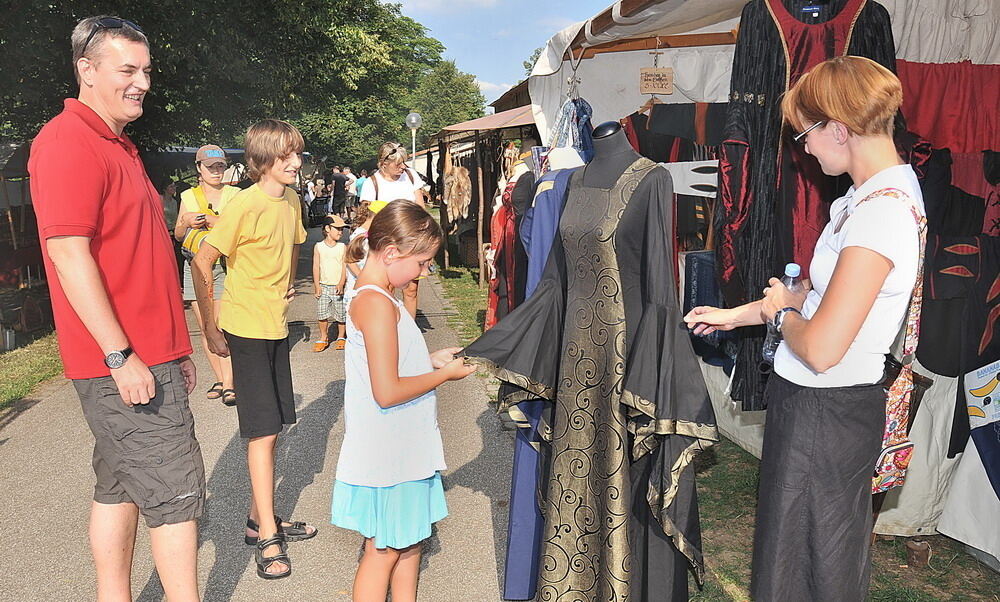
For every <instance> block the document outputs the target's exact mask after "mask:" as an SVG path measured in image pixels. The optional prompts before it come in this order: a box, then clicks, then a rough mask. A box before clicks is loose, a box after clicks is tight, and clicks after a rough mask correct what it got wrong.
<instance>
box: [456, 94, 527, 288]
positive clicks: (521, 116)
mask: <svg viewBox="0 0 1000 602" xmlns="http://www.w3.org/2000/svg"><path fill="white" fill-rule="evenodd" d="M534 132H535V129H534V118H533V116H532V111H531V107H529V106H523V107H518V108H514V109H509V110H507V111H501V112H498V113H494V114H492V115H487V116H485V117H480V118H477V119H472V120H469V121H464V122H462V123H456V124H454V125H449V126H447V127H445V128H444V129H442V130H441V132H439V133H438V134H437V136H436V138H437V140H438V157H439V159H438V168H437V171H438V173H440V174H441V176H442V177H441V178H439V182H440V186H439V190H440V193H441V195H442V210H441V222H442V223H441V225H442V227H443V228H444V230H445V232H446V233H447V234H448V236H449V237H450V239H451V240H452V241H454V244H455V245H457V251H458V257H459V258H460V261H461V263H462V264H464V265H475V266H482V265H485V263H486V254H485V251H484V248H483V247H484V243H487V242H489V232H488V231H487V226H488V225H489V223H490V218H491V217H492V215H493V202H492V201H493V199H494V197H495V196H496V195H495V194H494V190H495V188H496V186H497V182H498V181H500V180H501V179H503V178H504V175H505V173H504V172H505V168H506V167H509V166H510V162H509V161H508V163H507V164H506V165H505V163H504V156H505V149H506V147H508V146H510V143H511V142H512V141H514V140H521V139H524V138H526V137H528V136H535V134H534ZM509 154H510V153H509V152H507V155H509ZM473 245H474V246H473ZM447 246H448V247H451V246H452V245H451V244H449V245H447ZM445 261H446V266H447V265H450V264H452V262H453V261H454V259H453V258H452V257H451V250H450V248H449V250H447V251H446V254H445ZM487 278H488V275H487V272H486V270H480V285H482V286H485V284H486V281H487Z"/></svg>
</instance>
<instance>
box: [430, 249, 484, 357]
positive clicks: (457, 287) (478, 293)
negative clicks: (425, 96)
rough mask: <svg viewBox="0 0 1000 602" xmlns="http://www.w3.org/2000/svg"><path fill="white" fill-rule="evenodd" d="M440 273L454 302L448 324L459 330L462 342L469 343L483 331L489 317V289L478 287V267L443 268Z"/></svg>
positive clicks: (449, 296)
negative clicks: (487, 297) (487, 299)
mask: <svg viewBox="0 0 1000 602" xmlns="http://www.w3.org/2000/svg"><path fill="white" fill-rule="evenodd" d="M439 276H440V280H441V286H443V287H444V292H445V295H447V297H448V301H449V302H450V303H451V309H452V313H451V315H449V316H448V325H449V326H451V327H452V328H454V329H455V332H457V333H458V337H459V339H460V340H461V344H462V345H463V346H464V345H468V344H469V343H471V342H472V341H474V340H476V339H477V338H479V335H481V334H482V333H483V323H484V321H485V320H486V289H485V288H479V270H478V269H472V268H460V267H451V268H448V269H444V268H442V269H441V271H440V272H439Z"/></svg>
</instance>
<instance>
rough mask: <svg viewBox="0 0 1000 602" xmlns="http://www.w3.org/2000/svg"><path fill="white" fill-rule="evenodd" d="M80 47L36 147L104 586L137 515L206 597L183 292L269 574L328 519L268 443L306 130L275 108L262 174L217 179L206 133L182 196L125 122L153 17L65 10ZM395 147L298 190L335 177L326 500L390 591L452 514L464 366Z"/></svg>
mask: <svg viewBox="0 0 1000 602" xmlns="http://www.w3.org/2000/svg"><path fill="white" fill-rule="evenodd" d="M72 48H73V61H74V68H75V73H76V76H77V81H78V83H79V95H78V97H77V98H69V99H67V100H66V101H65V108H64V110H63V111H62V113H60V114H59V115H57V116H56V117H54V118H53V119H52V120H51V121H50V122H49V123H48V124H46V125H45V126H44V127H43V128H42V129H41V131H40V132H39V134H38V136H37V138H36V139H35V141H34V143H33V146H32V151H31V157H30V163H29V169H30V173H31V186H32V196H33V199H34V204H35V209H36V213H37V216H38V224H39V230H40V234H41V237H42V238H43V239H44V240H45V245H44V249H43V253H44V256H45V261H46V269H47V271H48V275H49V281H50V286H51V289H52V303H53V311H54V315H55V321H56V329H57V332H58V334H59V344H60V353H61V355H62V358H63V362H64V366H65V373H66V376H67V377H68V378H69V379H71V380H72V381H73V384H74V386H75V387H76V390H77V392H78V394H79V397H80V401H81V404H82V407H83V413H84V416H85V417H86V420H87V422H88V425H89V426H90V428H91V431H92V433H93V435H94V439H95V446H94V456H93V467H94V473H95V475H96V485H95V489H94V497H93V504H92V506H91V517H90V544H91V550H92V552H93V557H94V563H95V568H96V573H97V591H98V599H99V600H131V599H132V598H131V596H132V593H131V585H130V584H131V579H130V577H131V575H130V573H131V566H132V556H133V550H134V546H135V537H136V530H137V523H138V517H139V516H140V515H142V517H143V518H144V519H145V521H146V525H147V527H148V528H149V533H150V540H151V544H152V553H153V559H154V561H155V564H156V568H157V572H158V574H159V577H160V581H161V583H162V585H163V589H164V592H165V593H166V596H167V599H168V600H170V601H171V602H175V601H188V600H198V599H200V594H199V590H198V580H197V552H198V530H197V521H198V519H199V518H200V517H201V516H202V515H203V513H204V509H205V496H206V489H205V466H204V462H203V460H202V454H201V449H200V446H199V444H198V440H197V438H196V436H195V425H194V419H193V416H192V413H191V410H190V407H189V395H190V394H191V393H193V391H194V389H195V388H196V386H197V376H196V369H195V364H194V362H193V361H192V359H191V355H192V346H191V342H190V340H191V339H190V334H189V332H188V328H187V323H186V320H185V314H184V310H185V305H184V303H185V301H189V302H190V303H191V308H192V310H193V313H194V314H195V317H196V319H197V323H198V328H199V329H200V331H201V340H202V346H203V348H204V350H205V353H206V355H207V357H208V360H209V365H210V366H211V370H212V372H213V375H214V382H213V383H212V385H211V386H210V387H209V389H208V391H207V395H208V397H209V398H214V399H221V400H222V403H224V404H226V405H234V406H235V407H236V422H237V425H238V429H239V433H240V436H241V437H242V438H243V439H245V440H246V441H247V468H248V477H249V484H250V491H251V495H250V499H249V500H248V503H247V513H246V523H245V529H244V532H243V534H242V535H243V540H244V542H245V543H246V544H247V545H253V546H255V563H256V571H257V575H258V576H259V577H261V578H263V579H280V578H283V577H287V576H289V575H290V574H291V572H292V560H291V557H290V555H289V551H288V544H289V542H293V541H302V540H308V539H311V538H313V537H315V536H316V535H317V534H318V529H317V528H316V527H315V526H314V525H312V524H308V523H306V522H305V521H297V520H291V519H290V518H289V519H288V520H286V519H283V518H281V517H279V516H276V515H275V511H274V507H275V500H274V491H275V473H276V471H277V470H279V469H278V468H277V467H276V466H275V444H276V441H277V438H278V435H279V434H280V433H281V431H282V430H283V428H284V427H285V426H286V425H290V424H294V423H295V422H296V420H297V418H296V411H295V403H294V398H293V381H292V371H291V366H290V360H289V340H288V324H287V311H288V306H289V301H290V300H291V299H292V297H293V296H294V295H295V276H296V267H297V265H298V257H299V248H300V246H301V245H302V244H303V243H304V242H305V241H306V237H307V233H306V230H305V228H304V226H303V220H302V203H301V202H300V199H299V195H298V193H297V191H296V190H295V187H296V186H297V185H298V184H299V183H300V180H299V170H300V168H301V165H302V158H301V157H302V155H301V153H302V152H303V149H304V146H305V143H304V140H303V138H302V135H301V133H300V132H299V131H298V130H297V129H296V128H295V127H294V126H292V125H291V124H289V123H287V122H285V121H280V120H277V119H265V120H263V121H261V122H259V123H256V124H255V125H253V126H251V127H250V128H249V130H247V132H246V137H245V161H246V165H247V168H248V172H249V176H250V179H251V180H252V182H253V184H252V185H250V186H249V187H247V188H245V189H240V188H236V187H233V186H228V185H226V184H224V183H223V175H224V174H225V172H226V170H227V168H228V167H229V160H228V157H227V156H226V153H225V151H224V150H223V149H222V148H221V147H219V146H217V145H213V144H208V145H205V146H202V147H201V148H200V149H199V150H198V151H197V153H196V156H195V162H194V168H195V170H196V171H197V176H198V183H197V185H195V186H193V187H191V188H189V189H187V190H185V191H184V192H183V193H182V194H181V200H180V205H179V207H178V206H177V205H175V204H174V203H173V202H172V198H173V195H174V194H175V192H176V184H175V183H174V182H172V181H169V180H168V181H165V182H161V183H160V185H159V186H154V185H153V184H152V182H151V181H150V180H149V178H148V176H147V174H146V170H145V168H144V166H143V164H142V161H141V160H140V158H139V155H138V150H137V148H136V146H135V145H134V144H133V143H132V141H131V140H130V139H129V137H128V136H127V135H125V133H124V129H125V127H126V126H127V125H128V124H129V123H132V122H133V121H135V120H136V119H138V118H139V117H140V116H141V115H142V112H143V108H142V105H143V99H144V97H145V95H146V94H147V93H148V91H149V89H150V83H151V82H150V72H151V59H150V49H149V42H148V40H147V37H146V35H145V33H144V32H143V31H142V29H141V28H140V27H139V26H138V25H137V24H135V23H132V22H130V21H127V20H124V19H120V18H118V17H90V18H86V19H83V20H82V21H80V22H79V23H78V24H77V26H76V28H75V29H74V31H73V33H72ZM406 159H407V154H406V151H405V149H404V148H403V147H402V146H401V145H398V144H396V143H388V144H386V145H383V147H382V149H381V150H380V151H379V157H378V170H377V171H376V172H375V173H374V174H372V176H371V177H367V174H366V173H365V172H362V177H361V178H354V176H353V175H352V174H351V170H350V169H349V168H345V169H343V170H341V169H340V168H336V169H334V170H333V173H332V177H331V182H330V183H329V184H325V183H324V182H323V181H321V180H319V181H314V182H311V183H309V185H308V187H307V191H306V197H307V199H309V200H313V199H314V198H319V197H317V195H318V194H320V193H326V194H328V196H329V197H330V205H329V207H328V213H329V215H328V216H327V217H326V218H325V219H324V222H323V224H322V231H323V240H321V241H320V242H319V243H317V244H316V246H315V247H314V249H313V266H314V269H313V285H314V291H315V296H316V299H317V305H318V307H317V310H318V316H317V317H318V319H319V320H318V322H319V327H320V340H319V341H317V342H316V343H315V344H314V349H315V350H317V351H321V350H323V349H325V348H326V347H327V346H328V345H329V344H330V342H329V334H328V333H329V331H330V329H331V327H332V325H331V324H330V322H336V323H337V325H336V329H337V335H338V336H337V339H336V347H337V348H338V349H343V350H344V351H345V354H344V356H343V361H344V364H345V370H346V373H347V378H346V385H345V411H344V417H345V423H346V432H345V438H344V444H343V448H342V450H341V453H340V457H339V460H338V462H337V480H336V485H335V487H334V490H333V492H332V509H333V510H332V517H331V522H332V523H333V524H335V525H338V526H340V527H343V528H345V529H351V530H354V531H357V532H359V533H360V534H361V535H362V536H363V537H364V539H365V546H364V556H363V558H362V560H361V562H360V564H359V568H358V572H357V576H356V579H355V586H354V599H355V600H379V601H382V600H385V598H386V595H387V594H388V593H389V592H390V590H391V593H392V597H393V599H394V600H401V601H405V600H415V599H416V587H417V573H418V570H419V565H420V553H421V549H420V545H421V542H422V541H423V540H424V539H426V538H427V537H428V536H429V535H430V532H431V525H432V524H433V523H434V522H436V521H438V520H441V519H442V518H444V517H445V516H446V515H447V507H446V504H445V501H444V489H443V487H442V484H441V477H440V471H441V470H443V469H444V468H445V466H444V460H443V451H442V444H441V435H440V432H439V430H438V425H437V417H436V412H437V410H436V400H435V396H434V389H435V388H436V387H437V386H439V385H440V384H442V383H444V382H446V381H448V380H457V379H461V378H464V377H466V376H468V375H469V374H471V373H472V372H473V368H472V367H471V366H469V365H467V364H466V363H465V362H464V360H463V359H462V358H458V357H456V355H455V354H456V353H457V352H458V351H459V349H444V350H441V351H438V352H436V353H434V354H431V353H429V352H428V350H427V347H426V345H425V343H424V340H423V336H422V334H421V331H420V329H419V328H418V327H417V325H416V322H415V321H414V316H415V313H416V285H415V282H416V280H417V279H419V278H421V277H425V276H426V275H427V273H428V268H429V266H430V264H431V263H432V261H433V257H434V255H435V254H436V252H437V249H438V247H439V246H440V244H441V242H442V239H443V235H442V232H441V229H440V227H439V226H438V224H437V222H436V221H435V220H434V219H433V217H431V215H430V214H429V213H428V212H427V211H426V210H425V208H424V202H423V194H422V191H421V189H422V186H423V182H422V181H421V180H420V178H419V176H417V175H416V174H414V173H413V172H412V171H410V170H408V169H406V167H405V161H406ZM358 181H361V183H362V185H361V186H360V187H359V186H358V185H357V183H358ZM310 197H313V199H310ZM344 218H347V219H350V220H352V221H353V222H354V223H355V226H356V227H355V228H353V229H350V228H348V227H347V222H346V221H345V219H344ZM164 223H166V225H167V227H164ZM342 237H346V238H347V241H346V242H347V243H349V244H345V243H344V242H342V240H341V239H342ZM397 291H402V292H403V299H404V300H403V301H402V302H401V301H399V300H397V298H396V296H395V295H396V293H397ZM355 301H359V302H355ZM401 459H403V460H405V461H402V460H401Z"/></svg>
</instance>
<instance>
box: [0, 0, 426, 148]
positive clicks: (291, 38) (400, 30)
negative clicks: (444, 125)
mask: <svg viewBox="0 0 1000 602" xmlns="http://www.w3.org/2000/svg"><path fill="white" fill-rule="evenodd" d="M0 13H2V14H6V15H8V18H7V19H5V20H4V21H3V22H2V23H0V136H3V137H5V138H16V139H27V138H31V137H32V136H34V134H35V133H36V132H37V130H38V128H39V127H40V126H41V125H42V124H43V123H44V122H45V121H47V120H48V119H50V118H51V117H52V116H53V115H55V114H56V113H57V112H58V111H59V110H60V107H61V102H62V99H63V98H65V97H67V96H73V95H75V90H76V86H75V82H74V79H73V75H72V65H71V64H70V62H71V57H70V50H69V34H70V32H71V30H72V28H73V26H74V25H75V23H76V22H77V21H78V20H79V19H81V18H83V17H86V16H89V15H97V14H117V15H120V16H122V17H125V18H128V19H131V20H133V21H135V22H136V23H138V24H139V25H141V26H142V27H143V29H144V30H145V31H146V33H147V34H148V36H149V39H150V44H151V48H152V55H153V62H154V73H153V87H152V90H151V92H150V94H149V96H148V97H147V99H146V102H145V114H144V116H143V118H142V119H140V120H138V121H137V122H136V123H135V124H133V125H131V126H130V127H129V133H130V135H132V136H133V138H135V139H136V141H137V142H138V143H139V144H140V145H141V146H144V147H146V148H156V147H162V146H166V145H172V144H185V143H187V144H201V143H204V142H205V141H209V140H210V141H213V142H218V143H220V144H235V143H237V142H239V141H240V139H241V134H242V132H243V131H244V130H245V128H246V127H247V126H248V125H249V124H251V123H253V122H254V121H256V120H259V119H261V118H263V117H281V118H286V119H292V120H295V121H297V122H301V123H303V124H307V125H310V126H312V127H313V128H314V130H313V131H310V132H308V135H309V137H310V139H309V142H310V143H316V144H326V143H329V146H331V147H336V148H344V147H346V148H353V147H354V146H357V144H356V142H357V141H356V140H353V141H352V140H350V139H344V140H339V139H338V135H337V132H343V133H345V135H346V133H348V132H356V133H357V134H358V135H359V136H360V135H363V134H365V133H370V134H372V135H388V132H386V130H387V129H395V130H399V129H401V128H400V126H398V125H397V120H396V118H397V116H398V123H400V124H401V122H402V115H405V107H404V105H406V104H407V103H406V99H407V98H408V97H409V94H410V92H412V90H414V89H415V88H416V86H417V85H418V83H419V81H420V79H421V77H422V76H423V75H424V74H425V73H426V72H427V71H428V70H429V69H430V67H431V66H432V65H433V64H434V63H435V62H436V61H437V60H439V57H440V55H441V52H442V51H443V47H442V46H441V44H440V42H438V41H437V40H434V39H432V38H429V37H427V36H426V30H425V29H424V28H423V27H422V26H421V25H420V24H419V23H417V22H415V21H413V20H412V19H409V18H406V17H403V16H402V15H401V14H400V12H399V6H398V5H392V4H383V3H381V2H380V1H379V0H254V1H253V2H239V3H237V2H215V3H211V2H210V3H195V2H191V1H190V0H187V1H181V0H160V1H158V2H148V1H146V0H142V1H140V0H114V1H112V0H90V1H85V0H63V1H61V2H58V3H56V2H46V1H32V2H23V1H21V0H0ZM399 111H403V113H402V115H397V114H396V113H397V112H399ZM324 115H325V116H326V117H329V118H332V121H331V120H330V119H327V120H326V121H324V120H323V119H322V118H321V116H324ZM358 119H360V120H362V121H360V122H359V121H356V120H358ZM369 119H370V120H371V121H365V120H369ZM390 123H391V124H392V126H391V128H390V125H389V124H390ZM327 125H329V126H331V127H332V130H330V131H327V130H326V129H323V131H322V132H318V131H315V130H316V128H326V126H327ZM369 130H371V131H370V132H369ZM397 136H398V134H397ZM362 151H363V152H362ZM356 152H358V153H360V154H365V153H368V152H369V151H367V150H364V149H361V148H360V147H359V148H358V150H357V151H356ZM369 154H370V153H369Z"/></svg>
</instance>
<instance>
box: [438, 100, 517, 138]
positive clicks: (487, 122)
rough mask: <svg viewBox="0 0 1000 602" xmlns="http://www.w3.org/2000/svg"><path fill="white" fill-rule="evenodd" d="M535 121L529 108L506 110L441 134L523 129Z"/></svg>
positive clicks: (450, 126)
mask: <svg viewBox="0 0 1000 602" xmlns="http://www.w3.org/2000/svg"><path fill="white" fill-rule="evenodd" d="M534 122H535V121H534V119H533V117H532V114H531V107H530V106H523V107H518V108H516V109H508V110H506V111H501V112H499V113H494V114H492V115H487V116H485V117H480V118H478V119H472V120H470V121H463V122H462V123H456V124H454V125H449V126H447V127H446V128H444V129H443V130H442V131H443V132H472V131H476V130H481V131H482V130H499V129H502V128H512V127H523V126H529V125H531V124H533V123H534Z"/></svg>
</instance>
